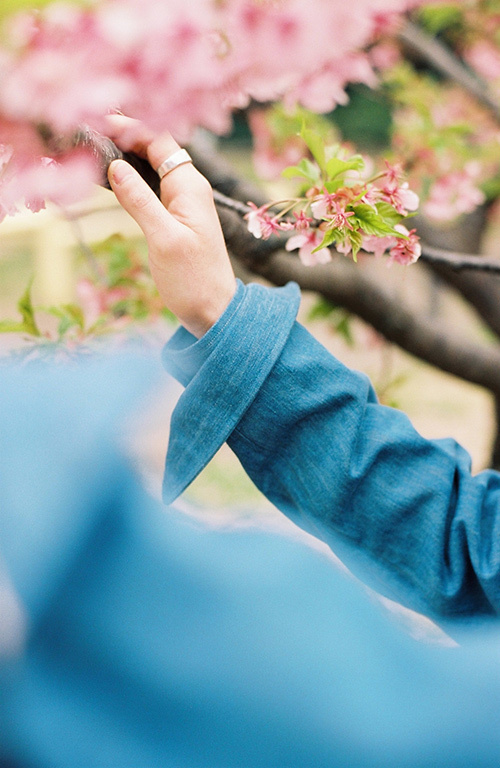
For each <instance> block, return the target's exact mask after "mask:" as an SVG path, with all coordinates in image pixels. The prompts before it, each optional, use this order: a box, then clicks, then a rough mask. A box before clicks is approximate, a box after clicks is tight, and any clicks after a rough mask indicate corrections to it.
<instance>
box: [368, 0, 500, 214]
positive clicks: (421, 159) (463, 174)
mask: <svg viewBox="0 0 500 768" xmlns="http://www.w3.org/2000/svg"><path fill="white" fill-rule="evenodd" d="M419 17H420V21H421V22H422V23H423V24H424V26H427V28H428V30H429V32H430V33H431V34H435V33H436V32H439V33H440V35H441V37H442V38H443V40H444V41H445V42H448V43H449V44H450V46H451V47H452V48H453V49H454V50H455V51H456V53H457V55H458V56H461V57H462V58H463V59H464V61H465V62H466V63H467V64H468V65H469V66H470V67H471V68H472V70H473V71H474V72H475V73H476V74H477V75H479V77H480V78H483V79H484V80H485V81H486V83H487V84H488V87H489V88H490V91H491V95H492V96H495V94H496V96H497V97H498V96H500V48H499V41H498V35H497V30H498V26H499V23H500V7H499V5H498V3H495V2H493V3H492V2H490V1H489V0H468V1H467V2H462V1H461V0H460V1H459V0H455V2H447V3H445V12H443V11H442V9H440V6H439V4H438V3H436V4H435V5H434V4H431V5H430V6H428V7H424V8H422V9H421V10H420V11H419ZM457 29H462V30H463V31H464V32H463V33H462V34H460V35H457V34H456V30H457ZM393 53H394V49H393ZM383 79H384V80H385V82H386V83H387V84H388V86H389V88H390V93H391V98H392V100H393V103H394V105H395V107H396V109H395V112H394V114H393V117H394V130H393V137H392V138H393V151H394V153H395V155H396V156H397V157H404V158H405V162H406V165H407V168H408V169H409V171H410V179H411V184H412V186H413V187H414V188H415V189H417V190H418V191H419V194H420V196H421V200H422V206H421V208H422V211H423V213H425V215H426V216H427V217H428V218H429V219H431V220H434V221H435V222H450V221H453V220H455V219H457V218H458V217H460V216H462V215H464V214H468V213H471V212H472V211H474V210H475V208H477V206H480V205H482V204H483V203H485V202H486V201H487V200H488V198H490V199H491V198H494V197H497V196H498V192H499V183H498V179H499V178H500V155H499V152H498V147H499V142H500V130H499V127H498V122H497V120H496V119H495V118H494V117H493V116H492V115H491V114H490V113H489V112H488V110H486V109H483V108H481V106H480V104H479V103H478V102H477V100H476V99H474V98H472V97H470V96H468V95H467V94H466V93H464V91H463V90H462V89H461V88H459V87H458V86H454V85H453V84H450V83H446V82H437V81H436V80H435V79H434V78H431V77H429V76H427V75H426V74H424V73H422V72H420V71H415V70H414V69H413V68H412V67H411V65H410V64H409V63H408V62H407V61H406V62H403V61H401V60H400V62H399V64H398V63H396V61H395V59H394V57H393V59H392V61H391V62H390V68H389V69H387V71H386V73H385V75H384V76H383Z"/></svg>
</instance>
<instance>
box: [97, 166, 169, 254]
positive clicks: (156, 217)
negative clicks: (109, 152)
mask: <svg viewBox="0 0 500 768" xmlns="http://www.w3.org/2000/svg"><path fill="white" fill-rule="evenodd" d="M108 178H109V182H110V184H111V188H112V190H113V192H114V193H115V195H116V197H117V200H118V202H119V203H120V205H121V206H122V207H123V208H124V209H125V210H126V211H127V213H129V214H130V215H131V216H132V218H133V219H135V221H136V222H137V224H138V225H139V226H140V228H141V229H142V231H143V232H144V235H145V237H146V239H147V240H150V239H153V237H154V236H155V235H157V234H158V232H159V230H164V229H165V228H168V226H169V224H170V219H171V218H172V217H171V215H170V214H169V213H168V211H167V210H166V208H164V206H163V205H162V203H161V201H160V200H159V199H158V197H157V196H156V195H155V193H154V192H153V190H152V189H151V187H150V186H149V185H148V184H147V183H146V182H145V181H144V179H143V178H142V176H141V175H140V174H139V173H138V172H137V171H136V170H135V168H132V166H131V165H130V163H127V162H126V161H125V160H113V162H112V163H111V164H110V166H109V169H108Z"/></svg>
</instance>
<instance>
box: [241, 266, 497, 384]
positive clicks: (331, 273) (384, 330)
mask: <svg viewBox="0 0 500 768" xmlns="http://www.w3.org/2000/svg"><path fill="white" fill-rule="evenodd" d="M254 271H255V272H256V273H257V274H259V275H262V276H263V277H265V278H267V279H268V280H270V281H271V282H272V283H274V284H275V285H284V284H285V283H286V282H288V281H289V280H295V281H296V282H297V283H299V285H300V286H301V288H302V289H303V290H309V291H314V292H316V293H318V294H320V295H321V296H323V297H324V298H325V299H327V300H328V301H330V302H332V303H333V304H336V305H340V306H342V307H344V308H345V309H347V310H349V311H350V312H353V313H354V314H356V315H357V316H358V317H360V318H362V319H363V320H365V321H366V322H367V323H369V324H370V325H372V326H373V327H374V328H375V329H376V330H377V331H378V332H379V333H381V334H382V335H383V336H384V337H385V338H386V339H387V340H388V341H390V342H392V343H394V344H397V345H398V346H399V347H401V348H402V349H404V350H406V351H407V352H409V353H410V354H412V355H415V356H416V357H418V358H420V359H421V360H424V361H426V362H427V363H430V364H431V365H434V366H435V367H437V368H439V369H441V370H443V371H447V372H448V373H451V374H453V375H455V376H458V377H460V378H462V379H465V380H466V381H470V382H472V383H474V384H479V385H480V386H483V387H486V388H487V389H489V390H491V391H492V392H493V393H494V394H495V395H496V396H497V397H498V394H500V351H499V350H498V349H497V348H496V347H494V346H487V345H485V344H482V343H481V344H480V343H473V342H468V341H467V340H465V339H464V338H463V335H461V334H458V333H456V332H455V331H454V330H452V329H450V328H446V329H445V327H444V325H440V326H439V327H438V326H437V325H436V323H435V322H431V321H429V320H427V319H426V318H425V317H423V316H421V315H417V314H415V313H412V312H411V311H409V310H408V309H406V308H405V307H404V306H403V304H402V303H401V302H400V301H398V300H397V299H394V298H393V296H391V295H390V294H389V293H388V292H387V290H385V289H384V288H383V287H382V286H381V285H377V284H375V282H374V281H373V278H370V279H367V278H366V277H365V276H364V275H363V273H362V267H361V266H360V265H355V264H353V263H352V262H351V261H349V260H347V259H345V258H343V257H340V256H339V257H338V258H336V259H334V261H333V262H331V263H330V264H326V265H318V266H317V267H313V268H311V267H305V266H304V265H303V264H301V262H300V261H299V259H297V258H293V257H290V256H288V255H287V254H284V253H277V254H275V255H274V256H272V257H270V259H269V260H268V261H267V262H266V263H259V264H257V265H254Z"/></svg>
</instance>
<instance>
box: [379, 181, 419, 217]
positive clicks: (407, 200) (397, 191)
mask: <svg viewBox="0 0 500 768" xmlns="http://www.w3.org/2000/svg"><path fill="white" fill-rule="evenodd" d="M382 199H383V200H385V201H386V202H387V203H390V205H392V206H393V207H394V208H395V209H396V211H397V212H398V213H399V214H400V215H401V216H407V215H408V212H409V211H416V210H417V208H418V206H419V204H420V200H419V197H418V195H417V194H416V192H413V190H411V189H410V188H409V185H408V182H406V181H405V182H404V183H403V184H401V185H400V186H397V185H396V184H386V185H385V187H384V188H383V189H382Z"/></svg>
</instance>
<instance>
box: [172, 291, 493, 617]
mask: <svg viewBox="0 0 500 768" xmlns="http://www.w3.org/2000/svg"><path fill="white" fill-rule="evenodd" d="M298 303H299V293H298V289H297V286H295V285H294V284H289V285H288V286H286V287H285V288H280V289H267V288H264V287H262V286H259V285H249V286H247V287H244V286H243V284H242V283H239V284H238V288H237V292H236V294H235V297H234V299H233V301H232V302H231V304H230V305H229V307H228V308H227V310H226V312H225V313H224V315H223V316H222V317H221V318H220V320H219V322H218V323H216V325H215V326H213V327H212V328H211V330H210V331H209V332H208V333H207V334H206V335H205V336H204V337H203V338H201V339H200V340H196V339H195V338H194V337H193V336H191V335H190V334H189V333H188V332H187V331H186V330H185V329H183V328H181V329H180V330H179V331H178V332H177V333H176V334H175V335H174V336H173V338H172V339H171V341H170V342H169V343H168V344H167V346H166V348H165V350H164V356H163V359H164V363H165V365H166V367H167V369H168V370H169V371H170V372H171V373H172V374H173V375H174V376H175V377H176V378H177V379H178V380H179V381H180V382H181V383H182V384H183V385H185V387H186V389H185V391H184V393H183V394H182V396H181V398H180V400H179V402H178V405H177V407H176V410H175V412H174V414H173V419H172V434H171V440H170V445H169V450H168V456H167V462H166V472H165V480H164V495H165V501H167V502H168V503H169V502H172V501H173V500H174V499H175V498H176V497H177V495H178V494H179V493H181V492H182V491H183V489H184V488H185V487H186V486H187V485H188V484H189V483H190V482H191V481H192V480H193V478H194V477H195V476H196V475H197V474H198V473H199V472H200V470H201V469H202V468H203V467H204V466H205V465H206V463H207V462H208V461H209V460H210V459H211V458H212V456H213V455H214V453H215V452H216V450H217V449H218V448H219V446H220V445H221V444H222V443H223V442H224V441H226V440H227V441H228V443H229V445H230V446H231V448H232V449H233V450H234V451H235V452H236V454H237V455H238V457H239V459H240V461H241V463H242V464H243V466H244V468H245V470H246V471H247V473H248V474H249V475H250V477H251V478H252V479H253V481H254V482H255V484H256V485H257V486H258V487H259V488H260V489H261V490H262V492H263V493H264V494H265V495H266V496H267V497H268V498H269V499H270V500H271V501H272V502H273V503H274V504H275V505H276V506H277V507H278V508H279V509H281V510H282V511H283V512H284V513H285V514H286V515H287V516H288V517H290V518H291V519H292V520H294V521H295V522H296V523H297V524H298V525H299V526H301V527H303V528H305V529H306V530H307V531H309V532H310V533H313V534H315V535H316V536H318V537H319V538H321V539H324V540H325V541H326V542H328V543H329V544H331V546H332V547H333V549H334V550H335V551H336V552H337V554H340V555H341V556H342V557H344V558H347V559H348V560H349V562H351V561H352V562H355V564H356V565H355V568H356V569H357V570H358V571H359V570H361V571H362V574H363V577H364V578H366V579H368V580H369V581H370V583H372V584H373V585H374V586H376V587H377V588H378V589H381V590H382V591H384V592H385V593H386V594H388V595H389V596H390V597H394V598H395V599H399V600H403V601H404V602H406V603H407V604H409V605H410V606H411V607H413V608H415V609H417V610H423V611H426V612H428V613H431V614H434V615H440V616H444V617H453V618H457V617H467V616H470V615H476V616H478V615H481V616H494V615H498V614H499V613H500V475H499V474H498V473H496V472H494V471H485V472H482V473H481V474H479V475H477V476H476V477H472V476H471V472H470V459H469V456H468V454H467V453H466V452H465V451H464V450H463V449H462V448H461V447H460V446H459V445H457V444H456V443H455V442H454V441H452V440H425V439H423V438H422V437H421V436H420V435H419V434H418V433H417V432H416V431H415V430H414V429H413V427H412V425H411V424H410V422H409V421H408V419H407V417H406V416H405V415H404V414H403V413H401V412H399V411H397V410H395V409H391V408H388V407H384V406H381V405H379V404H378V403H377V400H376V397H375V394H374V392H373V389H372V388H371V386H370V383H369V381H368V380H367V378H366V377H365V376H364V375H362V374H360V373H356V372H353V371H351V370H348V369H347V368H346V367H345V366H344V365H342V363H340V362H339V361H338V360H336V359H335V358H334V357H333V356H332V355H330V354H329V353H328V352H327V351H326V350H325V349H324V348H323V347H322V346H321V345H320V344H319V343H317V342H316V341H315V340H314V339H313V338H312V337H311V335H310V334H309V333H308V332H307V331H306V330H305V329H304V328H303V327H301V326H300V325H299V324H298V323H297V322H296V321H295V315H296V311H297V307H298ZM353 552H356V556H355V558H354V560H353V559H352V553H353Z"/></svg>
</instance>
